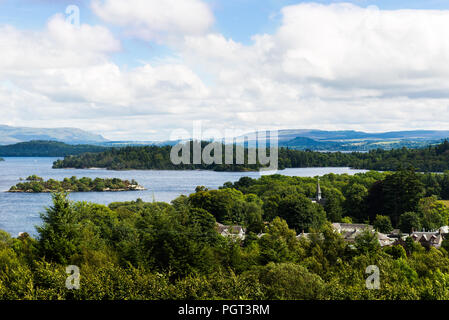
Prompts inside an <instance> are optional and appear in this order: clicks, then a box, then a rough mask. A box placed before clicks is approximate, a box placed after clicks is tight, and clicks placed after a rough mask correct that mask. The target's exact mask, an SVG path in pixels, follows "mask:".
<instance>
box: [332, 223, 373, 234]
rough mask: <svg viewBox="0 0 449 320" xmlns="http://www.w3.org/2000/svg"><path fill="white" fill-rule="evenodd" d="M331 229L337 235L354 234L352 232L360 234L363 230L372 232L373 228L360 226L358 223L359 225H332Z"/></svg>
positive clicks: (367, 225) (366, 225) (365, 225)
mask: <svg viewBox="0 0 449 320" xmlns="http://www.w3.org/2000/svg"><path fill="white" fill-rule="evenodd" d="M332 227H333V228H334V230H336V231H337V232H338V233H343V232H354V231H358V232H361V231H363V230H365V229H368V230H371V231H374V228H373V226H371V225H369V224H361V223H359V224H357V223H332Z"/></svg>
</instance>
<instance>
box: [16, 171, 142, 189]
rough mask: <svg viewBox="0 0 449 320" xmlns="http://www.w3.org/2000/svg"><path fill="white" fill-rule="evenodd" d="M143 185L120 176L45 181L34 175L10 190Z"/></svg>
mask: <svg viewBox="0 0 449 320" xmlns="http://www.w3.org/2000/svg"><path fill="white" fill-rule="evenodd" d="M142 189H143V187H141V186H139V183H138V182H137V181H135V180H132V181H128V180H121V179H118V178H110V179H101V178H95V179H91V178H88V177H83V178H81V179H78V178H77V177H75V176H73V177H71V178H64V180H63V181H57V180H54V179H49V180H47V181H44V179H43V178H41V177H39V176H36V175H32V176H29V177H28V178H26V179H25V181H24V182H19V183H18V184H16V185H15V186H12V187H11V188H10V189H9V192H28V193H42V192H47V193H48V192H61V191H67V192H104V191H134V190H142Z"/></svg>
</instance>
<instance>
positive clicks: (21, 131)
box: [0, 125, 108, 145]
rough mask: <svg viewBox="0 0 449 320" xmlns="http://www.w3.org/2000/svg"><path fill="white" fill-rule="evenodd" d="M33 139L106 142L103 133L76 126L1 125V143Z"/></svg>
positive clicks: (70, 142) (71, 142) (72, 142)
mask: <svg viewBox="0 0 449 320" xmlns="http://www.w3.org/2000/svg"><path fill="white" fill-rule="evenodd" d="M32 140H41V141H43V140H45V141H49V140H51V141H60V142H65V143H69V144H96V143H101V142H106V141H108V140H106V139H105V138H103V137H102V136H101V135H98V134H93V133H90V132H87V131H84V130H81V129H76V128H52V129H50V128H26V127H10V126H6V125H0V145H8V144H13V143H18V142H26V141H32Z"/></svg>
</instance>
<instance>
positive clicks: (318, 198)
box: [316, 178, 322, 202]
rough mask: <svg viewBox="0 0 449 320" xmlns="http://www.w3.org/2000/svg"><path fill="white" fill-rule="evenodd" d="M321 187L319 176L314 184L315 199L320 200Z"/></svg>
mask: <svg viewBox="0 0 449 320" xmlns="http://www.w3.org/2000/svg"><path fill="white" fill-rule="evenodd" d="M321 199H322V197H321V187H320V178H318V182H317V185H316V201H317V202H321Z"/></svg>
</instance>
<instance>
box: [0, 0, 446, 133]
mask: <svg viewBox="0 0 449 320" xmlns="http://www.w3.org/2000/svg"><path fill="white" fill-rule="evenodd" d="M68 5H77V6H78V7H79V9H80V14H81V17H80V18H81V21H80V22H81V27H80V28H73V26H71V25H69V24H67V23H65V22H64V19H65V15H64V12H65V9H66V7H67V6H68ZM372 6H375V7H372ZM373 8H374V9H373ZM376 8H377V9H378V10H376ZM401 9H409V10H410V11H403V10H401ZM58 14H59V15H58ZM0 28H2V30H0V117H1V118H2V119H5V120H3V122H2V123H4V124H9V125H28V126H33V127H43V126H50V127H62V126H75V127H79V128H82V129H87V130H90V131H94V132H97V133H101V134H103V135H105V136H106V137H108V138H110V139H115V140H119V139H142V140H150V139H166V138H167V137H168V136H169V135H170V134H172V133H173V132H174V130H176V129H184V130H191V127H192V123H193V122H194V121H199V120H201V121H203V123H204V125H205V126H207V127H210V128H214V129H217V130H218V131H220V132H223V131H224V130H225V129H226V128H234V129H236V130H243V131H252V130H254V129H261V128H271V129H272V128H283V129H285V128H315V129H332V130H337V129H354V130H364V131H385V130H404V129H443V128H447V126H448V125H449V95H448V93H447V92H449V80H448V79H449V69H448V68H447V67H446V65H449V63H447V62H449V43H448V41H449V40H447V39H449V1H447V0H446V1H442V0H427V1H418V0H410V1H394V0H382V1H364V0H359V1H320V0H316V1H293V0H264V1H261V0H259V1H257V0H165V1H164V2H160V1H156V0H127V1H126V0H71V1H65V0H63V1H51V0H0ZM446 119H447V120H446Z"/></svg>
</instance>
